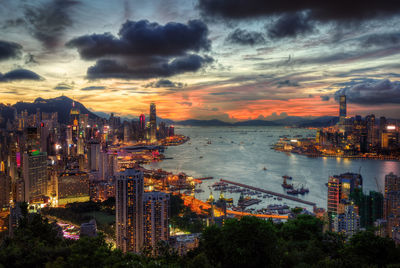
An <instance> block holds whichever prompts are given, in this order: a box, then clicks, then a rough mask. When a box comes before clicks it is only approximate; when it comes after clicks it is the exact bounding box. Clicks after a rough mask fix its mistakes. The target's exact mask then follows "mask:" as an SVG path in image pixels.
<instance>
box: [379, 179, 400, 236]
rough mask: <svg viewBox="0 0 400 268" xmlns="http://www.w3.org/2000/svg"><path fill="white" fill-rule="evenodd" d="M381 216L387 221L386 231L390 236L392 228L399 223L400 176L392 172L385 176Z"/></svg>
mask: <svg viewBox="0 0 400 268" xmlns="http://www.w3.org/2000/svg"><path fill="white" fill-rule="evenodd" d="M383 217H384V218H385V220H386V222H387V225H386V226H387V229H386V233H387V234H388V235H389V237H392V231H393V228H394V227H396V226H399V225H400V177H398V176H396V175H395V174H393V173H390V174H388V175H386V176H385V198H384V208H383Z"/></svg>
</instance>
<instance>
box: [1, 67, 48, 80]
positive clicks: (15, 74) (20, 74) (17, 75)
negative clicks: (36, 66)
mask: <svg viewBox="0 0 400 268" xmlns="http://www.w3.org/2000/svg"><path fill="white" fill-rule="evenodd" d="M18 80H37V81H38V80H43V78H42V77H40V76H39V75H38V74H36V73H34V72H32V71H29V70H26V69H16V70H12V71H10V72H8V73H5V74H2V73H0V82H12V81H18Z"/></svg>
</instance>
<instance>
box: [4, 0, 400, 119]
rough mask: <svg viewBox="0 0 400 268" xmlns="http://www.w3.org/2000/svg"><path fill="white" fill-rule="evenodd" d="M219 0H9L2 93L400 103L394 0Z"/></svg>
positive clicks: (99, 99) (318, 110) (208, 113)
mask: <svg viewBox="0 0 400 268" xmlns="http://www.w3.org/2000/svg"><path fill="white" fill-rule="evenodd" d="M216 3H217V4H215V5H214V4H212V1H208V0H193V1H181V0H170V1H167V2H165V1H128V0H125V1H115V2H114V1H113V2H112V3H110V2H107V1H96V2H94V1H93V2H91V1H89V2H88V1H86V2H81V1H72V0H69V1H57V0H55V1H38V2H35V3H26V2H24V1H12V2H11V1H6V2H2V3H1V4H0V6H1V7H2V8H1V9H0V10H1V11H0V14H1V18H2V19H0V28H1V29H2V35H1V36H0V63H1V67H0V73H1V74H0V87H1V90H0V96H1V97H2V102H4V103H15V102H17V101H20V100H22V101H33V100H34V99H36V98H37V97H43V98H50V97H51V98H53V97H57V96H60V95H62V94H63V95H66V96H70V97H73V98H74V99H76V100H77V101H79V102H81V103H83V104H85V105H86V106H87V107H88V108H91V110H93V111H97V112H106V113H111V112H118V114H119V115H120V116H127V115H131V116H134V117H137V116H139V114H141V113H142V112H144V111H146V112H147V111H148V106H149V104H150V103H151V102H155V103H157V114H158V115H159V116H160V117H162V118H169V119H173V120H184V119H191V118H195V119H221V120H224V121H235V120H246V119H267V120H273V119H279V118H281V117H284V116H286V115H290V116H325V115H333V116H337V107H338V102H337V101H336V99H335V96H339V95H340V94H346V95H347V106H348V111H349V113H348V114H349V115H355V114H360V115H363V116H365V115H367V114H371V113H374V114H375V115H377V116H386V117H389V118H396V115H397V114H399V105H398V104H399V102H400V83H399V82H398V81H397V80H398V77H399V72H398V71H399V65H398V63H397V62H398V60H399V56H398V53H399V52H400V50H399V49H398V48H399V42H400V37H399V33H398V30H397V29H396V28H397V27H396V25H397V24H398V21H399V17H398V15H397V14H398V13H399V9H400V6H399V5H398V4H397V3H395V4H393V3H389V2H388V1H383V2H381V3H379V4H376V3H375V4H369V5H364V4H363V3H361V2H355V3H352V5H350V6H347V7H346V8H347V9H346V12H342V11H341V7H343V3H342V2H340V1H339V2H337V3H335V4H325V5H326V7H325V6H322V4H321V5H319V4H315V5H314V4H313V3H308V4H304V5H300V6H302V8H299V7H298V6H295V5H293V4H287V3H282V6H279V5H277V6H275V7H267V6H266V5H265V4H263V1H256V0H253V1H249V5H248V6H246V7H242V6H240V3H239V2H229V1H223V0H218V1H216ZM255 7H257V8H255ZM324 8H328V10H331V11H330V12H322V10H324ZM227 10H229V11H231V12H228V11H227ZM238 10H243V12H237V11H238ZM339 11H340V12H339ZM177 37H179V38H178V40H177V39H176V38H177ZM174 38H175V39H174ZM183 40H184V41H183ZM154 44H157V45H154ZM133 66H135V67H133ZM21 79H23V80H21ZM146 114H147V113H146Z"/></svg>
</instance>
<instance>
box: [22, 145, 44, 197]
mask: <svg viewBox="0 0 400 268" xmlns="http://www.w3.org/2000/svg"><path fill="white" fill-rule="evenodd" d="M23 177H24V185H25V198H24V200H25V202H30V201H32V200H35V199H36V200H37V199H39V198H42V197H43V196H45V195H46V194H47V154H46V153H42V152H39V151H38V150H35V151H31V152H29V153H25V154H24V156H23Z"/></svg>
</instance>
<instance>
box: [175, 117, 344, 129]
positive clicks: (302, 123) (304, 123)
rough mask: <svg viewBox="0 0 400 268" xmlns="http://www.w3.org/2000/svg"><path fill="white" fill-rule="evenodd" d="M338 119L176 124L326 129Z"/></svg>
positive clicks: (202, 121) (197, 121)
mask: <svg viewBox="0 0 400 268" xmlns="http://www.w3.org/2000/svg"><path fill="white" fill-rule="evenodd" d="M337 122H338V117H335V116H322V117H300V116H288V117H286V118H283V119H278V120H273V121H267V120H258V119H257V120H247V121H239V122H235V123H229V122H224V121H221V120H218V119H212V120H197V119H188V120H184V121H177V122H175V124H177V125H183V126H298V127H326V126H332V125H335V124H336V123H337Z"/></svg>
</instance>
